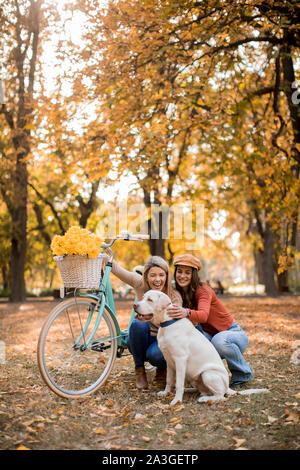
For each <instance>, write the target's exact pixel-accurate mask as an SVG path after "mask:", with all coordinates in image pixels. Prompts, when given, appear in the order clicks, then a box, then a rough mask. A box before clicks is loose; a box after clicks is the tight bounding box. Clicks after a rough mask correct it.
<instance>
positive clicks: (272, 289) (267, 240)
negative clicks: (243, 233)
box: [263, 224, 277, 297]
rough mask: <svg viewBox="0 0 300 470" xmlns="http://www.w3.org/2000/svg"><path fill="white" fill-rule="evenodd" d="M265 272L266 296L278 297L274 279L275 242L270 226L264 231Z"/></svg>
mask: <svg viewBox="0 0 300 470" xmlns="http://www.w3.org/2000/svg"><path fill="white" fill-rule="evenodd" d="M263 243H264V252H263V271H264V279H265V288H266V294H267V295H269V296H271V297H276V296H277V288H276V284H275V279H274V259H273V257H274V240H273V233H272V231H271V229H270V227H269V225H268V224H266V228H265V231H264V238H263Z"/></svg>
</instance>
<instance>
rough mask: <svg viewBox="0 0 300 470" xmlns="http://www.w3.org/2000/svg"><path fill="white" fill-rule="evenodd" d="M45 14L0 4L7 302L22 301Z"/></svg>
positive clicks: (34, 6)
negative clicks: (8, 224)
mask: <svg viewBox="0 0 300 470" xmlns="http://www.w3.org/2000/svg"><path fill="white" fill-rule="evenodd" d="M48 15H50V12H49V10H47V11H45V9H44V2H43V1H42V0H37V1H34V0H30V1H29V0H15V1H9V2H4V1H2V2H1V6H0V31H1V41H2V46H1V54H2V66H3V72H2V73H3V76H2V78H3V82H4V83H5V89H6V94H5V99H4V103H2V105H1V108H0V111H1V114H0V119H1V121H0V127H1V131H2V132H1V144H0V146H1V180H0V189H1V195H2V197H3V200H4V201H5V204H6V206H7V209H8V212H9V215H10V218H11V227H10V229H11V234H10V237H11V258H10V259H11V261H10V274H11V283H10V285H11V299H12V300H13V301H21V300H24V298H25V280H24V268H25V262H26V246H27V240H26V227H27V202H28V191H27V183H28V159H29V158H30V156H31V143H32V132H33V129H34V118H35V86H36V75H37V73H38V64H39V56H40V39H41V35H43V34H44V33H45V31H46V28H47V21H48Z"/></svg>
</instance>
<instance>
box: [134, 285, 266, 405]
mask: <svg viewBox="0 0 300 470" xmlns="http://www.w3.org/2000/svg"><path fill="white" fill-rule="evenodd" d="M170 304H171V300H170V298H169V297H168V296H167V295H166V294H164V293H163V292H160V291H155V290H149V291H148V292H146V294H145V295H144V297H143V299H142V300H141V301H140V302H137V303H136V304H135V306H134V308H135V311H136V312H137V313H138V315H139V319H140V320H144V321H149V320H151V321H152V322H153V323H155V324H156V325H157V326H159V327H160V328H159V330H158V335H157V341H158V346H159V348H160V350H161V352H162V353H163V355H164V358H165V360H166V362H167V382H166V388H165V390H164V391H161V392H158V395H159V396H161V397H162V396H166V395H168V394H169V393H170V392H171V391H172V387H173V386H174V384H175V377H176V386H175V389H176V394H175V397H174V399H173V400H172V402H171V405H175V404H176V403H178V402H182V398H183V393H184V383H185V380H186V379H187V380H188V381H189V382H190V384H191V385H193V387H195V389H197V390H199V391H200V392H201V394H203V395H202V396H200V398H199V399H198V402H207V401H211V400H214V401H217V400H224V399H225V395H226V394H228V395H233V394H236V393H239V394H243V395H250V394H252V393H259V392H263V391H268V390H266V389H250V390H244V391H241V392H235V391H233V390H231V389H230V388H229V377H228V372H227V370H226V368H225V366H224V364H223V361H222V360H221V358H220V356H219V354H218V352H217V350H216V349H215V347H214V346H213V345H212V344H211V343H210V342H209V341H208V339H207V338H206V337H205V336H204V335H203V334H202V333H200V331H198V330H197V329H196V328H195V327H194V325H193V324H192V322H191V321H190V320H188V319H187V318H181V319H179V320H174V319H172V318H171V317H169V316H168V315H167V313H166V309H167V307H168V305H170Z"/></svg>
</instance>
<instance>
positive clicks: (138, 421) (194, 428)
mask: <svg viewBox="0 0 300 470" xmlns="http://www.w3.org/2000/svg"><path fill="white" fill-rule="evenodd" d="M223 302H224V304H225V305H226V306H227V308H228V309H229V310H230V311H231V312H232V313H233V315H234V317H235V320H236V321H238V322H239V323H240V324H241V326H242V327H243V328H244V329H245V330H246V332H247V334H248V336H249V340H250V344H249V347H248V349H247V351H246V354H245V357H246V359H247V361H249V362H250V363H251V365H252V367H253V369H254V373H255V377H254V380H253V381H252V383H251V386H253V387H267V388H268V389H269V390H270V392H271V393H269V394H266V395H253V396H249V397H245V396H244V397H243V396H235V397H231V398H229V399H228V400H226V401H225V402H222V403H215V404H202V405H200V404H198V403H197V401H196V398H197V395H196V394H186V395H185V397H184V402H183V404H182V405H180V406H176V407H175V408H171V407H170V405H169V401H170V400H169V399H163V400H162V399H158V398H157V395H156V392H157V391H158V389H157V388H156V387H155V386H153V385H151V386H150V390H149V391H148V392H138V391H137V390H136V388H135V385H134V370H133V361H132V358H131V356H124V357H122V358H120V359H118V360H117V362H116V366H115V368H114V370H113V372H112V374H111V376H110V379H109V381H108V382H107V384H106V385H105V386H104V387H103V388H102V389H101V390H100V391H98V392H96V393H95V394H94V395H92V396H90V397H88V398H84V399H80V400H67V399H63V398H60V397H58V396H56V395H54V394H53V393H52V392H50V390H48V388H47V387H46V386H45V384H44V383H43V381H42V379H41V377H40V374H39V371H38V367H37V362H36V346H37V340H38V335H39V332H40V329H41V326H42V324H43V322H44V320H45V318H46V316H47V314H48V312H49V311H50V310H51V309H52V308H53V307H54V305H55V304H56V301H49V300H46V301H41V300H39V301H30V300H28V301H27V302H25V303H24V304H9V303H5V302H1V303H0V340H1V342H0V368H1V369H0V370H1V374H0V375H1V377H0V380H1V388H0V448H1V449H18V448H19V449H23V448H28V449H33V450H38V449H122V450H125V449H127V450H134V449H156V450H159V449H171V450H175V449H194V450H197V449H249V450H252V449H265V450H270V449H280V450H288V449H290V450H296V449H300V421H299V417H300V413H299V408H298V406H299V401H300V387H299V371H300V346H299V348H298V349H297V348H296V345H297V343H296V341H297V340H298V341H299V340H300V329H299V325H300V322H299V320H300V296H283V297H279V298H277V299H272V298H263V297H262V298H259V297H256V298H251V297H249V298H238V297H225V298H224V299H223ZM130 310H131V302H120V303H118V311H119V319H120V322H121V325H122V326H123V327H124V326H125V325H126V322H127V318H128V316H129V315H130ZM299 344H300V343H299ZM293 348H294V349H293ZM297 351H298V352H299V354H298V352H297ZM298 357H299V359H297V358H298ZM297 361H299V364H297ZM148 375H149V380H150V383H151V381H152V378H153V375H154V371H149V372H148Z"/></svg>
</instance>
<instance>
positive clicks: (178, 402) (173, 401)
mask: <svg viewBox="0 0 300 470" xmlns="http://www.w3.org/2000/svg"><path fill="white" fill-rule="evenodd" d="M180 403H182V400H181V399H180V398H176V397H175V398H174V399H173V400H172V401H171V403H170V405H171V406H175V405H177V404H178V405H179V404H180Z"/></svg>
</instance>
